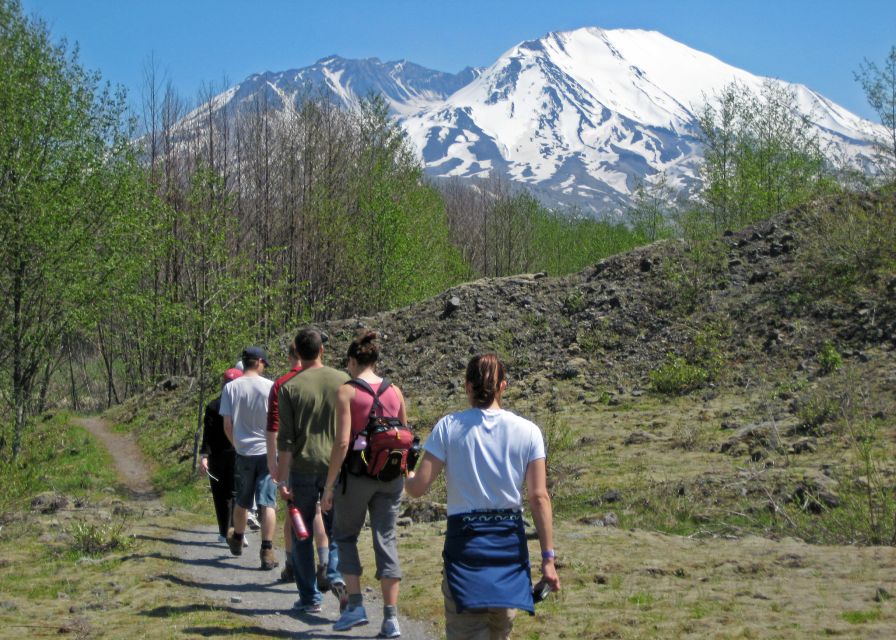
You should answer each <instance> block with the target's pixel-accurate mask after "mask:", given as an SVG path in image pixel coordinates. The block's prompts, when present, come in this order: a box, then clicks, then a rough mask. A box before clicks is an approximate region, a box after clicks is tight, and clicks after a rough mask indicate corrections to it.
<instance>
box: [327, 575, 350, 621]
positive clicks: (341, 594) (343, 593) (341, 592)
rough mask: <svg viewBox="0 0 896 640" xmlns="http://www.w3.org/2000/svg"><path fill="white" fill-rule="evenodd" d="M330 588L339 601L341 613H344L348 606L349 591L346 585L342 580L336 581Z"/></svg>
mask: <svg viewBox="0 0 896 640" xmlns="http://www.w3.org/2000/svg"><path fill="white" fill-rule="evenodd" d="M330 588H331V589H332V590H333V595H334V596H336V599H337V600H339V613H342V612H343V611H345V608H346V607H347V606H348V589H346V588H345V583H344V582H343V581H342V580H334V581H333V582H332V583H330Z"/></svg>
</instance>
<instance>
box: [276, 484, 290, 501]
mask: <svg viewBox="0 0 896 640" xmlns="http://www.w3.org/2000/svg"><path fill="white" fill-rule="evenodd" d="M278 489H279V493H280V497H281V498H282V499H283V501H284V502H289V501H290V500H292V491H290V490H289V487H288V486H286V483H283V484H281V485H280V486H279V487H278Z"/></svg>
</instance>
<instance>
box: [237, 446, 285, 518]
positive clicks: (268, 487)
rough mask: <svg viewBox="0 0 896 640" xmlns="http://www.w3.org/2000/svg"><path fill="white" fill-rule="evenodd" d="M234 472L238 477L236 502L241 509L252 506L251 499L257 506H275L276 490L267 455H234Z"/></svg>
mask: <svg viewBox="0 0 896 640" xmlns="http://www.w3.org/2000/svg"><path fill="white" fill-rule="evenodd" d="M236 473H237V476H238V477H239V481H238V483H237V488H236V503H237V505H239V506H240V507H242V508H243V509H251V508H252V500H253V498H254V499H255V503H256V504H257V505H258V506H259V507H276V506H277V490H276V487H274V481H273V480H272V479H271V472H270V471H268V457H267V455H266V454H264V453H262V454H261V455H259V456H241V455H240V454H237V455H236Z"/></svg>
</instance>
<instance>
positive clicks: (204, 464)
mask: <svg viewBox="0 0 896 640" xmlns="http://www.w3.org/2000/svg"><path fill="white" fill-rule="evenodd" d="M199 470H200V471H201V472H202V473H208V458H207V457H206V456H202V457H201V458H199Z"/></svg>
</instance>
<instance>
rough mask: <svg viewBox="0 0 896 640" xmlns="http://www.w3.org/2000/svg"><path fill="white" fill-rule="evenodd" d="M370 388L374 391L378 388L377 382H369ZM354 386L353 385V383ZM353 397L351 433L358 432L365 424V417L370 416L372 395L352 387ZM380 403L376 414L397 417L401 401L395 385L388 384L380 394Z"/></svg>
mask: <svg viewBox="0 0 896 640" xmlns="http://www.w3.org/2000/svg"><path fill="white" fill-rule="evenodd" d="M368 384H369V385H370V388H371V389H373V390H374V391H379V390H380V384H381V383H379V382H369V383H368ZM353 387H354V385H353ZM354 389H355V398H354V399H353V400H352V435H356V434H358V433H360V432H361V431H362V430H363V429H364V427H366V426H367V419H368V417H369V416H370V408H371V407H372V406H373V396H372V395H370V394H369V393H367V391H366V390H364V389H360V388H358V387H354ZM380 404H382V405H383V408H382V409H378V410H377V412H376V415H378V416H386V417H388V418H397V417H398V410H399V409H400V408H401V401H400V400H399V399H398V393H397V392H396V391H395V387H394V386H392V385H389V388H388V389H386V392H385V393H384V394H383V395H381V396H380Z"/></svg>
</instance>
